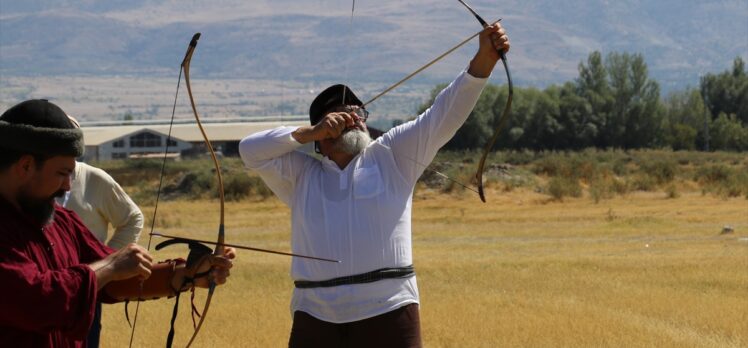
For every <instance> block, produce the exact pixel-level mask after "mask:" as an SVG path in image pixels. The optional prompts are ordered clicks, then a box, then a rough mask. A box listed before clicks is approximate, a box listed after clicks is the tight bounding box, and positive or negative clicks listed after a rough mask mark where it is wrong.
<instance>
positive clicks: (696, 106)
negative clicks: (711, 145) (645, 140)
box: [661, 88, 710, 150]
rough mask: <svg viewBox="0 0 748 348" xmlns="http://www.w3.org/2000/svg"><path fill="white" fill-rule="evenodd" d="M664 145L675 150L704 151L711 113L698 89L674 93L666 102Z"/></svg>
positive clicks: (663, 125) (663, 126)
mask: <svg viewBox="0 0 748 348" xmlns="http://www.w3.org/2000/svg"><path fill="white" fill-rule="evenodd" d="M664 105H665V109H666V111H665V114H664V117H663V124H662V129H663V132H662V135H663V139H662V141H661V142H662V143H663V144H664V145H669V146H670V147H671V148H672V149H674V150H695V149H697V148H698V149H704V148H705V145H706V134H705V128H706V127H705V126H704V122H710V120H709V119H710V117H709V116H708V115H709V111H708V110H707V109H706V106H705V105H704V100H703V98H702V97H701V93H700V92H699V90H697V89H693V88H690V89H686V90H684V91H679V92H673V93H671V94H670V95H668V96H667V98H666V99H665V101H664Z"/></svg>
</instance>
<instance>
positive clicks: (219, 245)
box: [182, 33, 225, 347]
mask: <svg viewBox="0 0 748 348" xmlns="http://www.w3.org/2000/svg"><path fill="white" fill-rule="evenodd" d="M199 38H200V33H197V34H195V35H194V36H193V37H192V40H191V41H190V46H189V47H188V48H187V53H185V55H184V60H183V61H182V70H184V82H185V84H186V85H187V95H188V96H189V97H190V105H191V106H192V113H193V114H194V115H195V122H196V123H197V127H198V128H199V129H200V133H201V134H202V135H203V140H204V141H205V146H206V147H207V148H208V151H210V157H211V158H212V159H213V166H214V167H215V169H216V177H217V180H218V197H219V199H220V201H221V212H220V214H221V215H220V220H219V224H218V237H217V240H216V247H215V250H213V255H223V251H224V244H223V242H224V227H223V221H224V205H225V199H224V194H223V177H222V176H221V165H220V164H219V163H218V157H216V152H215V151H214V150H213V145H211V143H210V139H208V135H206V134H205V129H203V125H202V123H201V122H200V116H198V114H197V107H196V106H195V98H194V97H193V96H192V87H191V86H190V62H191V61H192V53H194V52H195V47H196V46H197V40H198V39H199ZM209 281H210V283H209V284H210V285H209V286H208V297H207V298H206V299H205V305H204V307H203V311H202V313H201V315H200V321H198V322H197V326H196V327H195V331H194V332H193V333H192V337H190V340H189V342H188V343H187V347H189V346H191V345H192V342H194V341H195V338H196V337H197V333H198V332H200V328H201V327H202V326H203V323H204V322H205V317H207V315H208V308H210V300H211V299H212V298H213V293H214V291H215V289H216V283H215V281H214V280H213V279H209Z"/></svg>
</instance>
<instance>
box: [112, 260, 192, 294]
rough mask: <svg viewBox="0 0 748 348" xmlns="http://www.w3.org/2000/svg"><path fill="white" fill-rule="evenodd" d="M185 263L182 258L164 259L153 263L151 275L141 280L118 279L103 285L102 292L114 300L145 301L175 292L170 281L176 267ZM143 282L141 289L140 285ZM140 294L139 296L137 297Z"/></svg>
mask: <svg viewBox="0 0 748 348" xmlns="http://www.w3.org/2000/svg"><path fill="white" fill-rule="evenodd" d="M184 264H185V261H184V260H183V259H176V260H166V261H164V262H160V263H158V264H155V265H153V267H152V268H151V276H150V277H148V279H146V280H145V281H143V282H141V281H140V280H139V279H137V278H130V279H125V280H118V281H114V282H110V283H109V284H107V285H106V286H104V289H103V290H102V291H104V293H105V294H106V295H107V296H109V297H111V298H112V299H113V300H115V301H118V302H119V301H135V300H139V301H145V300H152V299H157V298H159V297H172V296H174V295H176V294H177V289H174V288H173V286H172V284H171V281H172V278H173V277H174V273H175V271H176V269H177V267H180V266H182V265H184ZM141 283H142V284H143V288H142V290H141V288H140V285H141ZM138 296H140V297H138Z"/></svg>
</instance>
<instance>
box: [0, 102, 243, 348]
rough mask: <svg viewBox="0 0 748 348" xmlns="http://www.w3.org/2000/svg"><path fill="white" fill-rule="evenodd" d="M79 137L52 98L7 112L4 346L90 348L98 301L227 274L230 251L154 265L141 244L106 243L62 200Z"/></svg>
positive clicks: (1, 146)
mask: <svg viewBox="0 0 748 348" xmlns="http://www.w3.org/2000/svg"><path fill="white" fill-rule="evenodd" d="M82 136H83V133H82V132H81V130H80V129H77V128H75V127H74V126H73V125H72V124H71V123H70V121H69V119H68V116H67V115H66V114H65V112H63V111H62V109H60V108H59V107H58V106H57V105H55V104H52V103H50V102H48V101H46V100H40V99H37V100H28V101H25V102H22V103H20V104H18V105H16V106H13V107H11V108H10V109H8V110H7V111H6V112H5V113H3V114H2V116H0V285H2V286H0V342H2V343H0V345H9V346H14V347H84V346H85V342H84V339H85V338H86V334H87V333H88V331H89V328H90V326H91V322H92V321H93V318H94V309H95V308H96V303H97V301H101V302H105V303H112V302H118V301H124V300H137V299H152V298H157V297H170V296H175V295H177V294H179V293H180V292H182V291H186V290H188V289H192V288H193V287H194V286H200V287H208V285H209V281H208V279H207V278H208V277H212V278H213V280H214V281H215V282H216V283H217V284H223V283H225V282H226V278H227V277H228V276H229V268H231V265H232V262H231V260H230V259H232V258H234V257H235V251H234V250H233V249H232V248H227V249H226V251H225V254H224V255H222V256H213V255H210V254H203V255H191V256H196V259H197V260H198V261H196V262H191V263H190V264H189V265H187V264H186V263H185V262H184V260H181V259H179V260H167V261H165V262H161V263H154V262H152V257H151V256H150V255H149V254H148V252H147V251H146V250H145V249H144V248H143V247H141V246H139V245H137V244H134V243H130V244H128V245H126V246H125V247H123V248H121V249H119V250H116V251H115V250H114V249H112V248H109V247H107V246H106V245H104V244H102V243H101V242H100V241H99V240H98V239H97V238H96V237H95V236H94V235H93V233H91V231H90V230H89V229H88V228H87V227H86V226H85V225H84V224H83V222H82V221H81V220H80V218H79V217H78V215H76V214H75V213H74V212H73V211H71V210H67V209H65V208H62V207H61V206H59V205H57V204H56V203H55V198H59V197H62V196H63V195H64V194H65V191H68V190H70V177H71V174H72V173H73V172H74V170H75V158H76V157H80V156H81V155H82V154H83V141H82ZM188 260H193V258H192V257H190V258H188ZM211 266H212V267H213V269H212V271H210V272H209V274H208V271H209V270H210V269H211Z"/></svg>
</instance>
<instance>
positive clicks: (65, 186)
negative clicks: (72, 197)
mask: <svg viewBox="0 0 748 348" xmlns="http://www.w3.org/2000/svg"><path fill="white" fill-rule="evenodd" d="M72 182H73V176H72V175H66V176H65V179H64V180H62V187H60V188H61V189H63V190H65V191H70V185H72Z"/></svg>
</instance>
